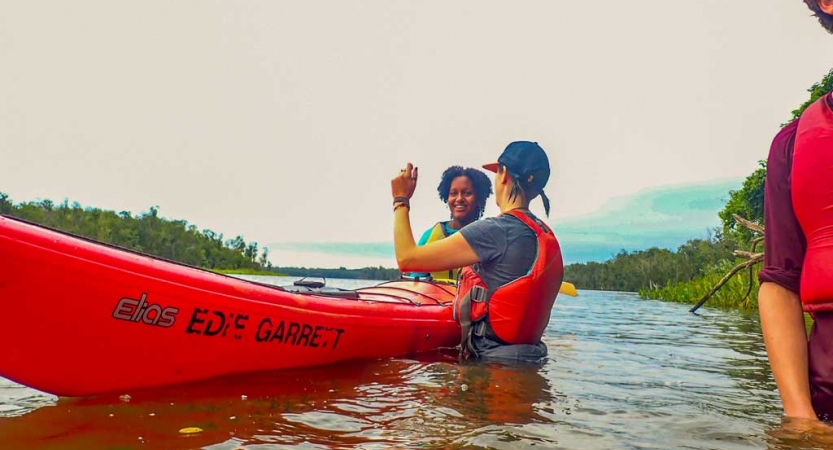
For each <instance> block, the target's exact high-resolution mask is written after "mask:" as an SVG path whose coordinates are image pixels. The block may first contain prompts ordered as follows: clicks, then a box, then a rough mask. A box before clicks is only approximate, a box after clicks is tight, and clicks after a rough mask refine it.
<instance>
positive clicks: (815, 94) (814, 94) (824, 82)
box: [784, 69, 833, 125]
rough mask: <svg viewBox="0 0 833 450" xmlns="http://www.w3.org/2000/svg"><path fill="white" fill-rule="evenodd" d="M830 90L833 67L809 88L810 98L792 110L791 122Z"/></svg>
mask: <svg viewBox="0 0 833 450" xmlns="http://www.w3.org/2000/svg"><path fill="white" fill-rule="evenodd" d="M830 91H833V69H831V70H830V71H829V72H827V75H825V76H824V78H822V79H821V81H819V82H818V83H815V84H814V85H812V86H810V89H807V92H809V93H810V98H809V99H807V101H806V102H804V103H802V104H801V106H799V107H798V109H796V110H794V111H793V112H792V118H791V119H790V122H792V121H793V120H795V119H797V118H798V117H799V116H800V115H801V113H803V112H804V110H805V109H807V107H808V106H810V105H811V104H812V103H813V102H815V101H816V100H818V99H820V98H821V97H822V96H823V95H824V94H826V93H828V92H830ZM784 125H786V124H784Z"/></svg>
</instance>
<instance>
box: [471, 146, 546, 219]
mask: <svg viewBox="0 0 833 450" xmlns="http://www.w3.org/2000/svg"><path fill="white" fill-rule="evenodd" d="M501 165H503V166H504V167H506V169H507V170H508V171H509V174H510V175H512V177H513V178H514V179H515V180H517V181H518V183H519V184H520V185H521V187H522V188H523V189H524V191H526V192H527V193H529V194H531V195H533V196H536V195H538V194H541V200H542V201H543V202H544V209H545V210H546V213H547V215H549V209H550V208H549V203H550V202H549V199H548V198H547V195H546V194H545V193H544V186H546V185H547V181H549V179H550V160H549V158H548V157H547V153H546V152H545V151H544V149H543V148H541V146H540V145H538V143H537V142H531V141H515V142H511V143H510V144H509V145H507V146H506V148H505V149H504V150H503V153H501V155H500V157H499V158H498V159H497V162H496V163H490V164H484V165H483V168H484V169H486V170H489V171H492V172H497V171H498V167H500V166H501Z"/></svg>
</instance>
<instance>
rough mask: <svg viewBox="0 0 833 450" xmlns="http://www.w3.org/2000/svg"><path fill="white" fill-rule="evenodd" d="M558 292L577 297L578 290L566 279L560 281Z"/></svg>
mask: <svg viewBox="0 0 833 450" xmlns="http://www.w3.org/2000/svg"><path fill="white" fill-rule="evenodd" d="M558 293H560V294H564V295H569V296H570V297H578V291H577V290H576V287H575V286H574V285H573V283H568V282H566V281H563V282H561V289H559V291H558Z"/></svg>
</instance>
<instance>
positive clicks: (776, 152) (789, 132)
mask: <svg viewBox="0 0 833 450" xmlns="http://www.w3.org/2000/svg"><path fill="white" fill-rule="evenodd" d="M798 120H799V119H795V120H793V121H792V122H790V123H789V124H787V125H786V126H784V128H782V129H781V130H780V131H778V133H776V134H775V136H774V137H773V138H772V143H771V144H770V147H769V159H770V160H773V162H778V161H780V160H783V159H786V158H787V157H788V156H789V155H790V154H792V150H793V146H794V145H795V134H796V132H797V131H798Z"/></svg>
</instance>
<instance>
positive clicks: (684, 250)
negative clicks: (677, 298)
mask: <svg viewBox="0 0 833 450" xmlns="http://www.w3.org/2000/svg"><path fill="white" fill-rule="evenodd" d="M734 246H735V243H734V241H733V240H731V239H715V238H709V239H692V240H690V241H688V242H686V243H685V244H683V245H681V246H680V247H679V248H677V251H675V252H674V251H671V250H667V249H660V248H656V247H655V248H651V249H648V250H640V251H636V252H631V253H629V252H626V251H622V252H620V253H619V254H618V255H616V257H614V258H613V259H611V260H608V261H606V262H603V263H597V262H590V263H576V264H570V265H568V266H566V267H565V268H564V279H565V280H567V281H569V282H571V283H573V284H575V285H576V287H578V288H580V289H598V290H613V291H629V292H636V291H639V290H640V289H653V288H656V287H658V286H665V285H667V284H668V283H679V282H683V281H689V280H692V279H694V278H696V277H698V276H702V275H703V274H704V270H707V269H708V268H710V267H712V266H715V265H717V264H720V263H721V262H722V261H725V260H727V259H732V258H734V257H733V256H732V250H733V248H734Z"/></svg>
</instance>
